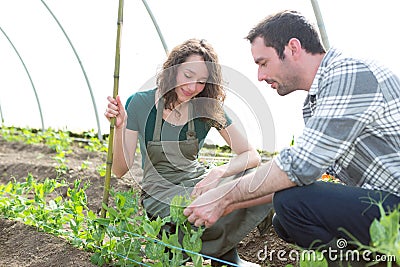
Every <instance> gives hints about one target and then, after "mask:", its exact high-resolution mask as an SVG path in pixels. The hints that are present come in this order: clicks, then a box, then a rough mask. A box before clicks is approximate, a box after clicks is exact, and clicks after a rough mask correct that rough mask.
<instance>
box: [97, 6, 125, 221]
mask: <svg viewBox="0 0 400 267" xmlns="http://www.w3.org/2000/svg"><path fill="white" fill-rule="evenodd" d="M123 7H124V0H119V7H118V21H117V41H116V48H115V64H114V90H113V97H114V98H116V97H117V95H118V87H119V66H120V48H121V32H122V24H123ZM114 127H115V118H111V121H110V135H109V139H108V152H107V168H106V177H105V181H104V193H103V202H102V204H103V205H102V207H101V213H100V216H101V218H105V217H106V210H105V209H104V205H106V206H107V205H108V196H109V193H110V180H111V167H112V161H113V143H114Z"/></svg>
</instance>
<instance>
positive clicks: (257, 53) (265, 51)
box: [251, 37, 298, 96]
mask: <svg viewBox="0 0 400 267" xmlns="http://www.w3.org/2000/svg"><path fill="white" fill-rule="evenodd" d="M288 50H289V48H288V47H286V48H285V51H284V54H285V58H284V59H283V60H281V59H279V56H278V53H277V52H276V50H275V49H274V48H272V47H267V46H265V44H264V39H263V38H262V37H257V38H255V39H254V40H253V42H252V44H251V53H252V55H253V58H254V62H255V63H256V64H257V65H258V80H259V81H265V82H267V83H268V84H269V85H270V86H271V88H273V89H275V90H276V91H277V92H278V94H279V95H282V96H283V95H287V94H289V93H291V92H293V91H295V90H296V89H297V86H296V84H297V81H298V79H297V78H296V73H295V69H294V68H293V67H292V65H291V59H290V53H289V51H288Z"/></svg>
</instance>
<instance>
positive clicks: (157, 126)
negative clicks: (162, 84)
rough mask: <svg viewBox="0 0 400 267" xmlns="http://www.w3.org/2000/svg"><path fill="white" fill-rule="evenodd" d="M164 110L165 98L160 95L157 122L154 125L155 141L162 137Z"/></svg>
mask: <svg viewBox="0 0 400 267" xmlns="http://www.w3.org/2000/svg"><path fill="white" fill-rule="evenodd" d="M163 111H164V98H163V97H160V98H159V99H158V105H157V116H156V124H155V125H154V132H153V141H156V142H158V141H160V138H161V124H162V116H163Z"/></svg>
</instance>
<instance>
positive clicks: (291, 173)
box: [275, 148, 324, 186]
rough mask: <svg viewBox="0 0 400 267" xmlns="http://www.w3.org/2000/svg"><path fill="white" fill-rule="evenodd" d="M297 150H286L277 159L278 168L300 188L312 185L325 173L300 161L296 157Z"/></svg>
mask: <svg viewBox="0 0 400 267" xmlns="http://www.w3.org/2000/svg"><path fill="white" fill-rule="evenodd" d="M295 154H296V152H295V148H285V149H283V150H282V151H281V152H280V153H279V155H278V156H277V157H276V158H275V163H276V165H278V167H279V168H280V169H281V170H282V171H284V172H286V174H287V176H288V177H289V180H290V181H292V182H294V183H295V184H297V185H298V186H303V185H308V184H312V183H313V182H315V181H316V178H317V177H320V176H321V174H322V173H323V172H324V171H323V169H321V168H319V167H317V166H314V165H312V164H310V163H309V162H307V161H303V160H299V158H298V157H297V159H296V156H295Z"/></svg>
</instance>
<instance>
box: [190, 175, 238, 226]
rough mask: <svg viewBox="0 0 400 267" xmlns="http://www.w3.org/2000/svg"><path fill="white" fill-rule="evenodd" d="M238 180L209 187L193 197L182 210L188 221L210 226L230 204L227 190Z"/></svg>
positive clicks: (197, 224)
mask: <svg viewBox="0 0 400 267" xmlns="http://www.w3.org/2000/svg"><path fill="white" fill-rule="evenodd" d="M237 182H238V181H232V182H229V183H226V184H223V185H221V186H218V187H217V188H214V189H211V190H209V191H207V192H205V193H204V194H202V195H201V196H199V197H198V198H197V199H195V200H194V201H193V202H192V203H191V204H190V205H189V206H188V207H187V208H186V209H185V210H184V211H183V214H184V215H185V216H187V217H188V220H189V222H191V223H193V224H194V225H195V226H201V225H205V226H206V227H211V226H212V225H213V224H214V223H215V222H216V221H218V219H219V218H221V217H222V216H223V215H225V214H226V213H227V212H226V209H227V207H228V206H229V205H230V200H229V195H228V194H229V192H230V191H231V190H232V188H233V187H234V186H235V185H236V183H237Z"/></svg>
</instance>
